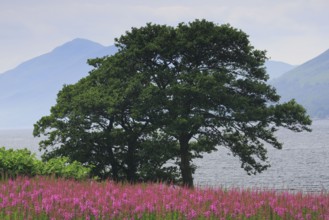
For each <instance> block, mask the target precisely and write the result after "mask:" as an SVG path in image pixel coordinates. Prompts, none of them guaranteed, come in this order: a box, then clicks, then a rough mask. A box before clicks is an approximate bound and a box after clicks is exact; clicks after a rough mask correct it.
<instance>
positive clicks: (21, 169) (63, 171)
mask: <svg viewBox="0 0 329 220" xmlns="http://www.w3.org/2000/svg"><path fill="white" fill-rule="evenodd" d="M90 170H91V168H90V167H86V166H83V165H82V164H81V163H79V162H77V161H73V162H72V163H70V162H69V160H68V158H65V157H59V158H53V159H51V160H49V161H48V162H42V161H41V160H38V159H37V158H36V156H35V154H32V153H31V151H29V150H28V149H26V148H25V149H16V150H14V149H8V150H6V148H5V147H1V148H0V179H6V178H8V177H9V178H15V177H17V176H30V177H31V176H35V175H48V176H53V175H55V176H56V177H63V178H74V179H77V180H80V179H86V178H88V177H89V175H90Z"/></svg>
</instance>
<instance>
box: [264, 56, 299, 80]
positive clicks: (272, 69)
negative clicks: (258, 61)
mask: <svg viewBox="0 0 329 220" xmlns="http://www.w3.org/2000/svg"><path fill="white" fill-rule="evenodd" d="M265 67H266V72H267V73H268V75H269V76H270V80H273V79H276V78H278V77H280V76H281V75H283V74H284V73H286V72H288V71H290V70H292V69H293V68H295V67H296V66H293V65H290V64H287V63H284V62H280V61H273V60H268V61H266V62H265Z"/></svg>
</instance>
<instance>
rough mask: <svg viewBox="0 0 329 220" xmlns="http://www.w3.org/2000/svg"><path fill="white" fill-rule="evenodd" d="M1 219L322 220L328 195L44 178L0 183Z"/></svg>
mask: <svg viewBox="0 0 329 220" xmlns="http://www.w3.org/2000/svg"><path fill="white" fill-rule="evenodd" d="M0 210H1V211H0V219H65V220H70V219H298V220H309V219H314V220H315V219H324V220H329V194H328V193H325V192H323V193H301V192H299V193H290V192H276V191H271V190H257V189H239V188H232V189H221V188H218V189H214V188H195V189H186V188H182V187H177V186H173V185H165V184H151V183H150V184H136V185H130V184H122V183H121V184H119V183H114V182H112V181H104V182H96V181H74V180H65V179H55V178H49V177H48V178H46V177H35V178H24V177H20V178H17V179H16V180H7V181H2V182H0Z"/></svg>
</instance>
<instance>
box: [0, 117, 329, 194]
mask: <svg viewBox="0 0 329 220" xmlns="http://www.w3.org/2000/svg"><path fill="white" fill-rule="evenodd" d="M312 129H313V131H312V132H311V133H308V132H303V133H294V132H291V131H289V130H285V129H282V130H280V131H279V132H278V133H277V136H278V138H279V140H280V141H282V142H283V143H284V146H283V149H282V150H277V149H274V148H271V147H270V146H269V147H268V156H269V160H270V163H271V165H272V166H271V167H270V168H269V169H268V170H266V171H264V173H262V174H258V175H256V176H248V175H247V174H246V173H245V171H244V170H243V169H241V168H240V162H239V159H238V158H235V157H233V156H230V155H228V153H229V151H228V150H227V149H226V148H223V147H221V148H219V150H218V151H217V152H214V153H212V154H206V155H204V158H203V159H197V160H195V163H196V165H197V170H196V173H195V174H194V179H195V183H196V185H199V186H223V187H250V188H270V189H277V190H297V191H329V120H315V121H314V122H313V125H312ZM40 140H41V139H40V138H33V136H32V130H29V129H25V130H0V146H6V147H7V148H9V147H11V148H15V149H17V148H28V149H30V150H31V151H32V152H34V153H36V154H37V156H40V155H41V153H40V152H39V151H38V142H39V141H40Z"/></svg>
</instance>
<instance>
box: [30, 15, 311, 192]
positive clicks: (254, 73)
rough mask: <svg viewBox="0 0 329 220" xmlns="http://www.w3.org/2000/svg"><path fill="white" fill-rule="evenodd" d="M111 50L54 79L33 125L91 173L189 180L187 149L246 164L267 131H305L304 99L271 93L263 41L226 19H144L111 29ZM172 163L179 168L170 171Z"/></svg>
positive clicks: (48, 144)
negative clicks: (50, 101)
mask: <svg viewBox="0 0 329 220" xmlns="http://www.w3.org/2000/svg"><path fill="white" fill-rule="evenodd" d="M115 41H116V46H117V47H118V48H119V52H118V53H116V54H115V55H113V56H110V57H104V58H96V59H92V60H89V64H90V65H92V66H93V67H94V69H93V70H92V71H91V72H90V74H89V76H87V77H86V78H83V79H81V80H80V81H79V82H78V83H76V84H74V85H69V86H64V88H63V89H62V90H61V91H60V92H59V94H58V98H57V104H56V105H55V106H54V107H52V109H51V114H50V115H49V116H44V117H42V118H41V119H40V120H39V121H38V122H37V123H36V124H35V129H34V134H35V135H41V134H43V135H46V136H47V139H46V140H44V141H42V142H41V143H40V146H41V147H42V148H43V149H50V151H47V152H46V153H45V155H44V158H46V159H47V158H52V157H55V156H59V155H61V156H68V157H70V158H72V160H77V161H80V162H83V163H88V164H89V163H90V164H93V165H94V166H95V167H96V168H95V170H94V171H95V174H98V175H99V174H101V173H102V174H104V175H105V176H106V175H109V176H110V177H112V178H114V179H120V178H126V179H127V180H129V181H132V182H133V181H136V180H137V179H142V180H156V179H160V180H163V179H166V180H169V179H170V180H173V179H175V180H177V178H174V177H181V178H182V183H183V184H184V185H186V186H189V187H192V186H193V176H192V174H193V172H194V169H195V168H194V166H193V164H192V159H193V158H195V157H202V153H205V152H207V153H210V152H212V151H214V150H216V149H217V148H218V147H227V148H229V149H230V150H231V152H232V153H233V155H234V156H238V157H239V158H240V161H241V167H242V168H244V169H245V170H246V172H247V173H248V174H256V173H259V172H262V171H263V170H265V169H266V168H268V166H269V161H268V160H267V156H266V152H267V151H266V147H265V146H264V144H265V143H269V144H270V145H272V146H273V147H275V148H277V149H281V147H282V144H281V143H280V142H279V141H278V140H277V138H276V136H275V131H276V130H277V129H278V128H279V127H285V128H288V129H290V130H293V131H297V132H300V131H303V130H307V131H310V128H309V127H308V125H310V124H311V120H310V118H309V116H307V114H306V111H305V109H304V108H303V107H302V106H301V105H299V104H297V103H296V102H295V101H294V100H291V101H289V102H286V103H280V102H279V100H280V97H279V95H278V94H276V91H275V88H273V87H271V86H270V85H268V84H267V80H268V75H267V74H266V70H265V67H264V62H265V60H266V59H267V58H266V53H265V51H261V50H256V49H255V48H254V47H253V46H252V45H251V44H250V42H249V40H248V35H247V34H245V33H244V32H243V31H241V30H237V29H235V28H233V27H231V26H230V25H227V24H225V25H217V24H214V23H213V22H209V21H206V20H195V21H193V22H190V23H181V24H179V25H178V26H177V27H171V26H166V25H156V24H147V25H146V26H144V27H141V28H132V29H131V30H130V31H128V32H126V34H124V35H122V36H121V37H120V38H118V39H115ZM178 168H179V170H180V173H178V172H177V171H178Z"/></svg>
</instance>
